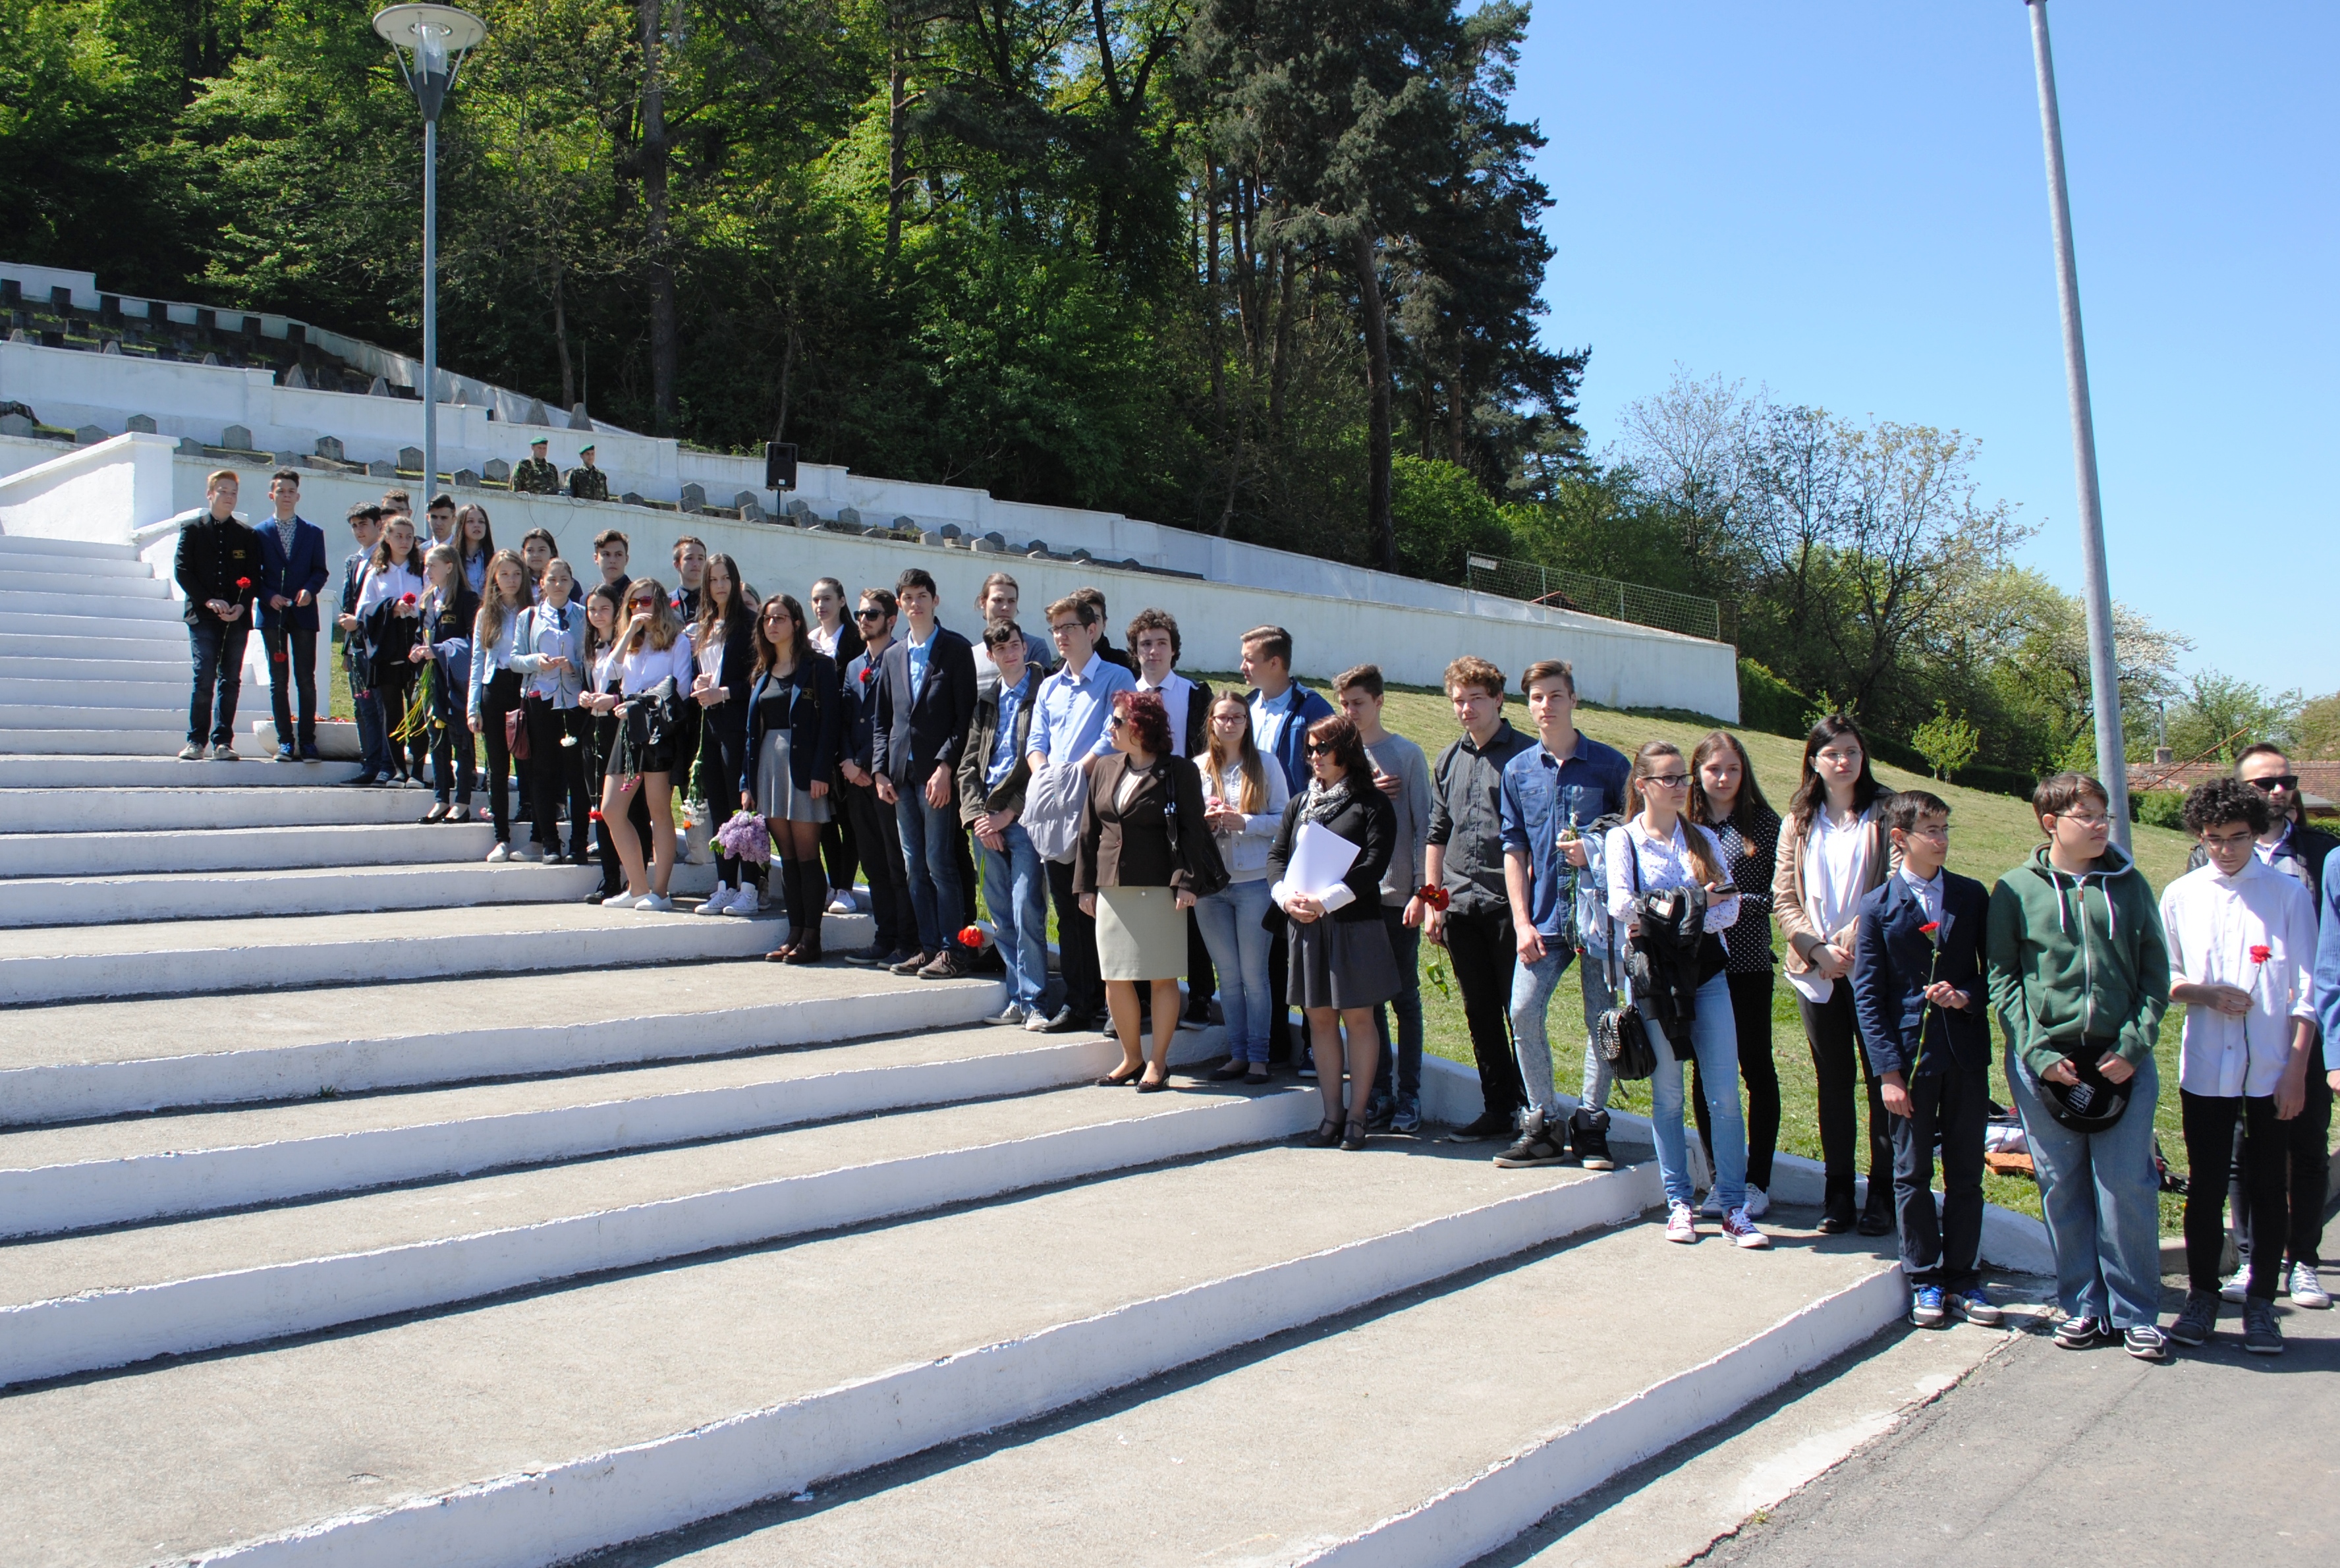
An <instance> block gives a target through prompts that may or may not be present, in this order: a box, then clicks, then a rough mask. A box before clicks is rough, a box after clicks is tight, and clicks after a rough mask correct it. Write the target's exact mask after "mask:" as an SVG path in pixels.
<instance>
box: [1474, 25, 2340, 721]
mask: <svg viewBox="0 0 2340 1568" xmlns="http://www.w3.org/2000/svg"><path fill="white" fill-rule="evenodd" d="M2048 16H2049V20H2050V23H2051V24H2052V27H2053V35H2054V43H2055V50H2056V70H2057V85H2058V87H2059V89H2060V93H2061V97H2062V104H2063V115H2064V137H2065V156H2066V164H2067V169H2068V171H2069V176H2070V180H2071V188H2072V217H2073V228H2074V233H2075V240H2076V246H2077V254H2078V260H2079V274H2080V296H2081V305H2082V313H2083V319H2084V321H2085V324H2086V327H2087V348H2088V361H2089V371H2090V376H2091V381H2092V383H2093V386H2094V392H2095V401H2096V422H2097V454H2098V466H2099V469H2100V471H2101V473H2102V476H2103V484H2104V498H2105V521H2106V531H2107V541H2108V553H2109V557H2110V561H2111V571H2112V582H2113V593H2114V596H2115V597H2116V598H2117V599H2120V600H2125V601H2127V602H2128V603H2130V604H2132V605H2134V606H2136V607H2137V609H2139V610H2143V611H2145V612H2146V613H2147V615H2149V616H2151V617H2152V618H2153V619H2154V620H2156V621H2157V622H2159V623H2161V624H2163V625H2165V626H2168V627H2172V628H2175V629H2177V630H2182V631H2184V632H2185V633H2186V635H2188V636H2190V637H2191V638H2193V640H2194V641H2195V645H2196V646H2195V651H2194V653H2193V654H2192V655H2191V656H2190V660H2189V667H2190V668H2212V669H2217V670H2225V671H2226V672H2227V673H2229V674H2232V675H2236V676H2240V677H2243V678H2244V679H2246V680H2254V681H2256V682H2258V683H2260V684H2262V685H2264V686H2266V687H2267V688H2268V689H2270V690H2282V689H2285V688H2287V687H2294V686H2296V687H2300V688H2303V689H2304V690H2305V691H2306V692H2307V693H2308V694H2309V695H2315V694H2318V693H2322V692H2329V691H2332V690H2335V689H2336V688H2340V614H2335V607H2340V551H2336V550H2335V548H2334V546H2335V543H2340V507H2335V501H2334V499H2333V497H2334V490H2333V486H2332V484H2331V482H2330V480H2329V478H2328V470H2329V469H2330V467H2331V463H2332V459H2333V457H2334V455H2335V453H2334V444H2335V443H2334V437H2333V430H2334V422H2335V414H2340V398H2335V392H2334V376H2335V368H2340V363H2336V362H2340V330H2335V298H2334V291H2335V284H2340V254H2335V251H2340V245H2335V239H2340V218H2335V197H2340V178H2335V162H2336V161H2340V154H2335V148H2340V90H2335V86H2334V84H2333V80H2332V76H2331V72H2332V69H2333V65H2334V62H2335V60H2340V4H2335V0H2266V3H2262V4H2256V5H2223V4H2206V3H2203V0H2196V3H2194V4H2190V5H2179V4H2175V3H2173V0H2050V6H2049V12H2048ZM2318 104H2321V105H2322V106H2321V107H2320V108H2319V107H2318V106H2317V105H2318ZM1515 111H1516V112H1517V113H1518V114H1521V115H1522V117H1523V118H1529V119H1533V120H1536V121H1538V122H1540V123H1541V124H1542V129H1543V132H1544V134H1545V135H1546V136H1547V137H1549V138H1550V141H1551V145H1550V146H1548V147H1547V148H1546V149H1545V150H1544V152H1543V154H1542V157H1541V163H1540V173H1541V174H1542V177H1543V178H1544V180H1545V181H1546V183H1547V184H1550V186H1551V187H1552V194H1553V195H1554V196H1555V197H1556V198H1557V205H1556V206H1555V207H1554V208H1553V209H1552V211H1551V212H1550V213H1548V214H1546V219H1545V226H1546V228H1547V230H1548V232H1549V233H1550V234H1551V237H1552V243H1553V245H1554V247H1555V248H1556V249H1557V251H1558V253H1559V254H1558V256H1557V257H1556V258H1555V260H1554V262H1553V264H1552V269H1551V273H1550V275H1549V278H1548V281H1547V283H1546V286H1545V299H1546V302H1547V303H1548V304H1549V305H1550V307H1551V311H1550V314H1549V316H1548V317H1547V318H1546V322H1545V327H1544V332H1545V336H1546V338H1547V340H1548V341H1549V342H1551V343H1552V344H1553V345H1554V346H1560V347H1574V346H1577V345H1579V344H1583V343H1590V344H1591V348H1592V360H1591V368H1590V371H1589V372H1588V373H1587V375H1586V377H1585V382H1584V388H1583V404H1582V406H1583V420H1584V423H1585V427H1586V429H1587V431H1588V432H1590V434H1591V440H1592V442H1593V444H1594V445H1595V446H1596V447H1597V446H1600V445H1603V444H1606V443H1607V442H1610V441H1611V440H1613V439H1615V437H1616V435H1617V433H1618V428H1619V427H1618V417H1617V416H1618V413H1619V412H1620V411H1621V409H1622V408H1623V407H1624V405H1626V404H1627V403H1629V402H1631V401H1632V400H1634V399H1635V398H1638V397H1641V396H1643V395H1646V394H1648V393H1651V392H1657V391H1661V390H1662V389H1663V387H1664V386H1665V384H1666V382H1667V380H1668V378H1669V377H1670V375H1671V372H1672V369H1673V367H1674V366H1675V365H1676V364H1677V363H1679V364H1681V365H1682V366H1683V367H1685V368H1686V369H1688V370H1690V371H1691V372H1695V373H1698V374H1701V375H1703V374H1707V373H1710V372H1721V373H1723V374H1725V375H1727V376H1730V377H1732V378H1744V380H1745V381H1746V382H1747V384H1748V386H1749V387H1750V389H1752V388H1754V387H1756V386H1759V385H1762V386H1768V387H1769V389H1770V392H1771V393H1772V395H1773V396H1774V397H1776V398H1779V399H1780V400H1781V401H1783V402H1802V403H1810V404H1816V405H1818V406H1820V407H1824V408H1827V409H1829V410H1831V411H1833V412H1839V413H1843V414H1848V415H1852V416H1856V417H1858V416H1860V415H1865V414H1872V413H1873V414H1875V415H1876V416H1878V417H1879V418H1880V419H1891V420H1898V421H1902V422H1912V423H1925V424H1934V425H1940V426H1944V427H1949V426H1956V427H1957V428H1958V429H1961V430H1964V431H1966V432H1968V433H1969V434H1972V435H1975V436H1978V437H1979V438H1981V441H1982V443H1983V445H1982V454H1981V459H1980V463H1979V477H1980V478H1981V480H1982V481H1983V484H1984V487H1985V493H1986V495H1995V496H2003V497H2004V498H2006V499H2007V500H2008V501H2013V502H2016V503H2018V505H2019V507H2020V508H2021V514H2022V516H2023V517H2025V518H2026V519H2028V521H2032V522H2034V523H2038V524H2041V525H2043V526H2042V528H2041V531H2040V533H2039V534H2038V537H2037V538H2036V539H2035V540H2034V541H2032V542H2031V543H2030V544H2029V545H2028V547H2027V548H2026V551H2025V553H2024V558H2023V559H2024V561H2025V563H2026V564H2028V565H2031V566H2034V567H2037V568H2038V570H2040V571H2043V572H2045V573H2046V574H2047V575H2048V577H2049V578H2051V579H2052V580H2054V581H2056V582H2057V583H2058V584H2059V585H2061V586H2063V587H2064V588H2066V589H2068V590H2074V591H2077V590H2078V587H2079V582H2080V571H2079V547H2078V542H2077V531H2076V529H2075V527H2074V519H2075V514H2076V503H2075V501H2074V493H2075V492H2074V489H2073V468H2072V447H2071V426H2070V422H2069V418H2068V414H2067V405H2066V402H2065V393H2064V375H2063V365H2062V357H2061V350H2060V343H2059V338H2058V334H2057V314H2056V293H2055V273H2054V262H2053V256H2052V253H2051V252H2050V250H2049V247H2048V202H2047V187H2046V180H2045V174H2044V164H2043V162H2042V157H2041V152H2040V141H2039V116H2038V100H2037V97H2036V95H2035V94H2034V90H2033V78H2032V63H2031V42H2030V32H2029V22H2028V18H2027V16H2026V15H2025V11H2024V6H2023V5H2022V0H1955V3H1953V0H1933V3H1929V4H1915V3H1909V0H1858V3H1855V0H1793V3H1786V0H1771V3H1762V4H1753V3H1750V0H1633V3H1631V4H1624V5H1619V4H1614V3H1611V4H1592V3H1591V0H1535V10H1534V13H1533V20H1532V25H1531V27H1530V30H1529V34H1528V45H1527V49H1526V52H1525V55H1524V56H1523V58H1522V62H1521V71H1520V92H1519V96H1518V99H1517V101H1516V104H1515ZM2303 551H2304V552H2305V553H2301V554H2299V555H2298V556H2297V558H2296V559H2287V558H2290V557H2293V556H2294V555H2295V552H2303Z"/></svg>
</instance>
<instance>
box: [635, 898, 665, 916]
mask: <svg viewBox="0 0 2340 1568" xmlns="http://www.w3.org/2000/svg"><path fill="white" fill-rule="evenodd" d="M634 908H637V909H641V910H646V911H648V912H649V913H650V914H653V915H671V914H673V913H674V900H673V899H672V898H668V897H667V896H666V895H665V894H663V893H645V894H643V895H642V896H641V897H640V898H637V899H635V900H634Z"/></svg>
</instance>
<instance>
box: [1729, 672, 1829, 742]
mask: <svg viewBox="0 0 2340 1568" xmlns="http://www.w3.org/2000/svg"><path fill="white" fill-rule="evenodd" d="M1811 706H1812V700H1811V699H1810V698H1809V697H1807V696H1805V695H1804V694H1803V693H1802V692H1800V691H1799V690H1796V689H1795V688H1794V687H1792V686H1790V685H1789V684H1788V683H1787V682H1786V681H1784V680H1780V678H1779V677H1778V676H1776V675H1774V674H1772V673H1771V672H1770V670H1766V669H1765V668H1764V667H1763V666H1761V665H1760V664H1758V663H1756V662H1755V660H1751V659H1741V660H1740V661H1739V722H1740V724H1742V725H1744V726H1745V727H1746V728H1748V729H1760V730H1761V731H1762V732H1763V733H1764V734H1766V735H1787V736H1791V737H1793V738H1794V739H1799V740H1800V739H1803V738H1804V731H1805V730H1807V729H1810V725H1809V724H1807V723H1806V722H1805V721H1804V715H1805V713H1806V712H1808V711H1809V710H1810V708H1811Z"/></svg>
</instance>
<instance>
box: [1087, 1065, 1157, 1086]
mask: <svg viewBox="0 0 2340 1568" xmlns="http://www.w3.org/2000/svg"><path fill="white" fill-rule="evenodd" d="M1144 1076H1145V1063H1144V1062H1140V1063H1138V1064H1137V1070H1136V1071H1135V1072H1129V1073H1123V1072H1111V1073H1107V1074H1106V1076H1105V1077H1101V1078H1099V1079H1098V1080H1097V1081H1096V1087H1099V1088H1101V1089H1125V1088H1127V1087H1129V1086H1130V1085H1132V1084H1134V1083H1135V1082H1136V1081H1137V1080H1138V1079H1139V1078H1140V1077H1144Z"/></svg>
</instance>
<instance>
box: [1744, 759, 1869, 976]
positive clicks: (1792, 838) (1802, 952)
mask: <svg viewBox="0 0 2340 1568" xmlns="http://www.w3.org/2000/svg"><path fill="white" fill-rule="evenodd" d="M1884 802H1885V797H1884V796H1883V795H1882V794H1880V795H1879V797H1878V798H1877V799H1875V800H1872V801H1871V802H1869V809H1868V810H1867V811H1866V812H1864V813H1862V815H1861V820H1862V821H1863V822H1864V823H1865V824H1866V825H1867V827H1868V829H1869V855H1868V863H1869V875H1868V877H1867V878H1866V879H1865V880H1863V881H1862V883H1861V885H1860V890H1861V892H1862V893H1863V894H1866V893H1868V892H1869V890H1870V889H1871V888H1875V887H1877V886H1878V885H1879V883H1881V882H1883V881H1884V880H1885V878H1887V877H1889V876H1890V875H1891V874H1892V872H1893V870H1894V868H1895V867H1897V866H1899V864H1900V855H1899V852H1898V851H1897V850H1895V849H1894V848H1893V835H1892V834H1891V833H1889V832H1888V831H1887V830H1886V827H1885V818H1884V814H1883V811H1882V810H1881V808H1882V806H1883V805H1884ZM1808 838H1810V833H1809V832H1808V831H1807V830H1806V829H1804V828H1800V827H1799V826H1798V825H1797V823H1796V820H1795V819H1793V818H1792V817H1791V818H1789V819H1787V820H1785V821H1783V822H1781V823H1780V858H1779V860H1778V862H1777V864H1776V865H1775V866H1774V867H1773V868H1772V871H1771V918H1773V919H1775V920H1777V921H1779V922H1780V935H1781V936H1783V937H1785V938H1787V939H1788V952H1787V957H1786V958H1785V959H1784V960H1783V962H1784V963H1785V964H1786V966H1787V970H1788V973H1790V974H1791V975H1800V974H1803V973H1805V972H1806V971H1807V970H1809V969H1810V968H1811V967H1812V949H1813V948H1818V947H1821V946H1824V945H1828V944H1830V943H1833V944H1835V945H1837V946H1839V947H1844V948H1849V947H1851V946H1852V936H1853V928H1854V927H1855V926H1858V925H1859V920H1858V919H1855V920H1853V921H1852V922H1850V923H1849V924H1848V925H1846V926H1845V927H1844V928H1843V929H1841V930H1838V931H1823V930H1820V929H1819V928H1816V927H1815V926H1814V925H1813V924H1812V918H1811V916H1810V914H1808V913H1807V912H1806V911H1805V909H1804V844H1805V841H1806V839H1808Z"/></svg>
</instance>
